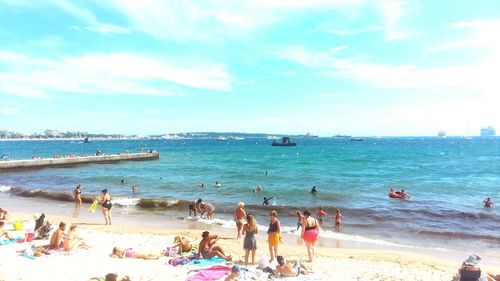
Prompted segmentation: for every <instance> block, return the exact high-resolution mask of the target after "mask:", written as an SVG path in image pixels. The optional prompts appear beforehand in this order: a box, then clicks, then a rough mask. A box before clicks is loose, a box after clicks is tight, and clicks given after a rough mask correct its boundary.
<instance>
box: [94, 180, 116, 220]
mask: <svg viewBox="0 0 500 281" xmlns="http://www.w3.org/2000/svg"><path fill="white" fill-rule="evenodd" d="M101 193H102V195H101V196H98V197H97V200H99V203H101V207H102V208H101V209H102V214H103V215H104V220H105V221H106V225H111V207H113V204H112V203H111V195H109V193H108V190H107V189H103V190H101Z"/></svg>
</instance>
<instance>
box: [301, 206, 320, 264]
mask: <svg viewBox="0 0 500 281" xmlns="http://www.w3.org/2000/svg"><path fill="white" fill-rule="evenodd" d="M318 236H319V223H318V220H317V219H315V218H311V212H309V210H305V211H304V219H303V220H302V235H301V236H300V237H301V238H302V239H303V240H304V242H306V247H307V254H308V255H309V261H310V262H312V261H313V258H314V244H315V243H316V240H318Z"/></svg>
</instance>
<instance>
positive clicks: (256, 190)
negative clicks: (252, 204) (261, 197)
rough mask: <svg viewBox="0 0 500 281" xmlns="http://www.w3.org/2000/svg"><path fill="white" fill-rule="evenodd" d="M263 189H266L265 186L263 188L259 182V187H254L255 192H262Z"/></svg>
mask: <svg viewBox="0 0 500 281" xmlns="http://www.w3.org/2000/svg"><path fill="white" fill-rule="evenodd" d="M262 191H264V189H263V188H262V186H261V185H260V184H259V185H258V186H257V188H256V189H254V191H253V192H262Z"/></svg>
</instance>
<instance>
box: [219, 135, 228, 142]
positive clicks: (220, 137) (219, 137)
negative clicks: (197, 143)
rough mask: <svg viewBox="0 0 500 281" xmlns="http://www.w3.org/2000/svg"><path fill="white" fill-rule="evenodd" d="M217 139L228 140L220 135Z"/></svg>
mask: <svg viewBox="0 0 500 281" xmlns="http://www.w3.org/2000/svg"><path fill="white" fill-rule="evenodd" d="M217 141H227V138H225V137H223V136H220V137H218V138H217Z"/></svg>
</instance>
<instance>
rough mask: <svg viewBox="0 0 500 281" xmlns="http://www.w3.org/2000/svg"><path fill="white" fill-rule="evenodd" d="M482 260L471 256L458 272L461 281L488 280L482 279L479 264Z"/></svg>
mask: <svg viewBox="0 0 500 281" xmlns="http://www.w3.org/2000/svg"><path fill="white" fill-rule="evenodd" d="M480 261H481V258H480V257H479V256H477V255H470V256H469V257H468V258H467V259H466V260H465V261H464V262H463V263H462V265H461V266H460V269H459V270H458V276H459V279H458V280H459V281H480V280H486V278H481V276H482V274H481V269H480V268H479V262H480Z"/></svg>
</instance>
